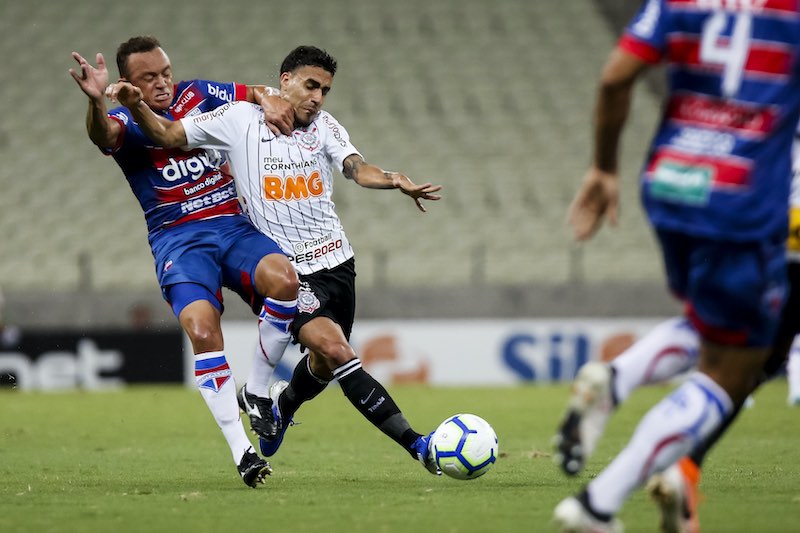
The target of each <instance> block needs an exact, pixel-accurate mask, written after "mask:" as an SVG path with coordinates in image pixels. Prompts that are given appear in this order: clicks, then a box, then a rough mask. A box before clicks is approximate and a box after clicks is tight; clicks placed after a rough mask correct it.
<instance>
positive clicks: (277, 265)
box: [256, 254, 300, 300]
mask: <svg viewBox="0 0 800 533" xmlns="http://www.w3.org/2000/svg"><path fill="white" fill-rule="evenodd" d="M256 276H257V285H258V287H257V289H258V290H259V292H261V294H263V295H264V296H268V297H270V298H275V299H278V300H294V299H295V298H297V291H298V289H299V288H300V280H299V279H298V277H297V272H296V271H295V269H294V267H292V264H291V263H290V262H289V260H288V259H286V257H284V256H278V255H277V254H272V255H270V256H268V257H267V258H266V259H264V261H263V262H262V263H261V264H260V265H259V270H258V271H257V272H256Z"/></svg>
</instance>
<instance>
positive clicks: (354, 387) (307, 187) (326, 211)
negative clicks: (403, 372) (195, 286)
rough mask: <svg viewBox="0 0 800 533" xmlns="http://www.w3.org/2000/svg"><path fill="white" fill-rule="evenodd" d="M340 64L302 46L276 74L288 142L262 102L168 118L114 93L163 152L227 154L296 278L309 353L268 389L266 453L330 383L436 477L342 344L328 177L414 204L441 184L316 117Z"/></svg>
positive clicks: (129, 95)
mask: <svg viewBox="0 0 800 533" xmlns="http://www.w3.org/2000/svg"><path fill="white" fill-rule="evenodd" d="M336 67H337V65H336V61H335V60H334V58H333V57H331V56H330V55H329V54H328V53H326V52H325V51H324V50H321V49H319V48H316V47H313V46H299V47H297V48H296V49H294V50H293V51H292V52H291V53H289V55H288V56H286V58H285V59H284V61H283V62H282V64H281V68H280V90H281V95H282V96H283V97H284V98H286V99H287V100H288V101H289V102H290V103H291V104H292V107H293V109H294V117H295V129H294V131H292V133H291V135H286V136H281V135H275V134H274V133H273V132H272V131H270V130H269V129H268V128H266V127H265V124H264V117H263V113H262V111H261V109H260V108H259V107H258V106H255V105H251V104H242V103H233V104H230V105H226V106H223V107H221V108H219V109H217V110H216V111H213V112H211V113H204V114H202V115H198V116H196V117H187V118H185V119H181V120H180V121H176V122H169V121H165V120H162V119H160V117H158V116H157V115H156V114H154V113H153V112H152V111H151V110H150V109H149V108H148V107H147V105H146V104H147V103H146V102H145V101H143V100H142V98H141V95H140V94H138V92H137V90H136V88H135V87H132V86H130V85H129V84H119V85H118V86H117V87H116V88H115V89H114V90H113V91H112V94H111V96H112V97H115V98H118V99H119V100H120V102H122V103H123V104H124V105H126V106H127V107H128V108H129V109H130V110H131V112H132V113H133V115H134V116H135V117H136V119H137V120H138V121H139V123H140V124H141V125H142V127H143V128H145V130H146V131H147V132H148V135H150V136H151V137H152V138H153V139H155V140H157V141H158V142H159V143H160V144H163V145H164V146H167V147H180V146H189V147H194V148H197V147H203V148H206V149H218V150H222V151H224V152H226V153H227V156H228V159H229V161H230V165H231V170H232V173H233V175H234V176H235V179H236V183H237V188H238V190H239V194H240V196H241V199H242V202H243V204H244V205H245V210H246V212H247V214H248V215H249V217H250V220H251V221H252V222H253V224H254V225H255V226H256V227H258V228H259V229H261V230H262V231H263V232H265V233H267V234H269V235H272V236H274V238H275V239H276V240H277V242H278V243H279V244H280V245H281V247H282V248H283V250H284V251H285V252H286V253H287V254H289V256H290V258H291V259H292V261H293V263H294V265H295V268H296V269H297V270H298V272H299V274H300V281H301V284H300V292H299V295H298V307H297V316H296V318H295V320H294V323H293V326H292V328H293V332H294V335H295V337H296V338H297V340H298V341H299V343H300V344H301V345H302V346H303V347H304V348H305V349H307V353H306V354H305V356H304V357H303V359H302V360H301V361H300V363H299V364H298V365H297V367H296V368H295V371H294V374H293V375H292V378H291V381H290V382H289V383H288V384H287V383H286V382H278V383H276V384H275V385H274V386H273V391H272V393H271V397H272V398H273V399H274V401H275V414H276V418H277V419H279V420H280V421H281V422H282V423H281V428H280V432H279V435H278V437H277V438H276V439H261V451H262V452H263V453H264V454H265V455H267V456H271V455H273V454H274V453H275V452H276V451H277V450H278V447H279V446H280V444H281V442H282V439H283V435H284V433H285V431H286V428H287V427H288V425H289V424H290V423H291V420H292V417H293V415H294V413H295V412H296V411H297V409H298V408H299V407H300V405H301V404H302V403H303V402H305V401H308V400H310V399H312V398H314V397H315V396H316V395H318V394H319V393H320V392H322V391H323V390H324V389H325V387H326V386H327V384H328V383H329V382H330V381H331V380H332V379H337V380H338V382H339V384H340V385H341V388H342V391H343V392H344V394H345V396H346V397H347V398H348V400H350V402H351V403H352V404H353V406H354V407H355V408H356V409H358V411H359V412H361V414H362V415H363V416H364V417H366V418H367V419H368V420H369V421H370V422H371V423H372V424H374V425H375V426H376V427H377V428H379V429H380V430H381V431H383V432H384V433H385V434H387V435H388V436H389V437H390V438H392V439H393V440H395V441H396V442H397V443H398V444H400V445H401V446H402V447H403V448H404V449H405V450H406V451H408V452H409V454H410V455H411V456H412V457H414V458H416V459H419V460H420V461H421V462H422V463H423V465H424V466H425V467H426V468H427V469H428V470H429V471H430V472H432V473H438V472H437V468H436V466H435V465H434V464H433V461H432V460H431V457H430V453H429V450H428V438H429V435H421V434H419V433H417V432H416V431H414V430H413V429H412V428H411V426H410V424H409V423H408V421H407V420H406V419H405V417H404V416H403V414H402V413H401V411H400V409H399V407H398V406H397V404H396V403H395V402H394V400H393V399H392V397H391V396H390V395H389V393H388V392H387V391H386V389H385V388H384V387H383V386H382V385H381V384H380V383H378V382H377V381H376V380H375V379H374V378H373V377H372V376H370V375H369V374H368V373H367V372H366V371H365V370H364V369H363V368H362V367H361V362H360V361H359V359H358V357H357V356H356V353H355V351H354V350H353V348H352V347H351V346H350V344H349V338H350V332H351V329H352V325H353V318H354V314H355V262H354V252H353V249H352V247H351V246H350V242H349V241H348V240H347V236H346V235H345V232H344V230H343V228H342V225H341V222H340V221H339V217H338V216H337V215H336V212H335V211H334V205H333V202H332V201H331V195H332V191H333V177H334V170H336V171H339V172H341V173H342V174H344V176H345V177H346V178H348V179H350V180H352V181H354V182H356V183H357V184H358V185H360V186H362V187H367V188H371V189H399V190H400V191H401V192H402V193H404V194H405V195H407V196H409V197H410V198H411V199H412V200H413V201H414V202H415V204H416V206H417V208H418V209H419V210H421V211H423V212H424V211H425V207H424V206H423V204H422V201H423V200H439V198H440V196H439V195H438V194H436V193H437V192H438V191H439V190H440V189H441V187H440V186H438V185H432V184H431V183H425V184H421V185H417V184H414V183H413V182H412V181H411V180H410V179H409V178H408V177H407V176H405V175H404V174H401V173H399V172H391V171H385V170H382V169H380V168H379V167H377V166H375V165H372V164H369V163H367V162H365V161H364V158H363V157H362V156H361V154H360V153H359V152H358V150H357V149H356V148H355V147H354V146H353V144H352V143H351V142H350V138H349V136H348V133H347V130H345V128H344V127H343V126H342V125H341V124H340V123H339V122H338V121H337V120H336V119H335V118H334V117H333V116H332V115H331V114H330V113H328V112H326V111H324V110H323V109H322V105H323V103H324V102H325V98H326V96H327V94H328V91H330V89H331V86H332V84H333V77H334V74H335V73H336Z"/></svg>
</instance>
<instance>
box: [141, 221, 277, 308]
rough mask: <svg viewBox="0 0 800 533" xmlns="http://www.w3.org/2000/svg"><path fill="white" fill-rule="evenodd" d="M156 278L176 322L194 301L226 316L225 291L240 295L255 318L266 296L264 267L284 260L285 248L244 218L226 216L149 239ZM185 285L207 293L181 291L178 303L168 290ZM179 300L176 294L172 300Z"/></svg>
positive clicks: (169, 231) (194, 223) (197, 222)
mask: <svg viewBox="0 0 800 533" xmlns="http://www.w3.org/2000/svg"><path fill="white" fill-rule="evenodd" d="M150 247H151V250H152V252H153V258H154V260H155V268H156V276H157V278H158V283H159V285H160V286H161V292H162V295H163V296H164V299H165V300H167V302H168V303H169V304H170V305H171V306H172V310H173V312H174V313H175V316H178V315H180V312H181V311H182V310H183V308H184V307H185V306H186V305H188V304H189V303H191V302H192V301H195V300H202V299H205V300H209V301H210V302H211V303H212V304H213V305H214V306H216V307H217V308H218V309H219V310H220V312H222V310H223V307H222V287H223V286H225V287H227V288H229V289H231V290H232V291H234V292H235V293H237V294H238V295H239V296H240V297H241V298H242V299H243V300H244V301H245V302H247V303H248V304H249V305H250V306H251V308H253V309H254V311H255V312H258V310H260V308H261V303H262V296H259V295H258V294H257V293H256V290H255V273H256V267H257V266H258V263H259V261H261V259H262V258H263V257H264V256H266V255H269V254H273V253H279V254H282V253H283V252H282V251H281V249H280V247H279V246H278V245H277V244H276V243H275V241H273V240H272V239H270V238H269V237H267V236H266V235H264V234H262V233H261V232H259V231H258V230H257V229H255V227H253V225H252V224H250V222H249V221H248V220H247V219H246V218H244V217H243V216H238V215H237V216H225V217H218V218H213V219H209V220H199V221H193V222H187V223H184V224H181V225H179V226H175V227H172V228H169V229H166V230H164V231H161V232H159V233H157V234H156V235H155V236H153V237H152V238H151V239H150ZM179 283H180V284H183V283H189V284H197V285H200V286H202V287H204V288H205V289H206V291H202V290H190V291H184V290H181V291H180V292H179V293H178V294H180V295H181V297H180V298H179V300H180V301H178V299H176V301H175V302H173V301H171V299H170V291H168V290H167V289H168V288H169V287H171V286H173V285H177V284H179ZM173 296H174V294H173Z"/></svg>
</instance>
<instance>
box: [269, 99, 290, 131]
mask: <svg viewBox="0 0 800 533" xmlns="http://www.w3.org/2000/svg"><path fill="white" fill-rule="evenodd" d="M261 109H263V110H264V118H265V119H266V121H267V127H268V128H269V129H270V130H271V131H272V133H274V134H275V135H280V134H281V133H282V134H284V135H291V134H292V130H293V129H294V108H293V107H292V104H290V103H289V101H288V100H286V99H284V98H282V97H281V96H278V95H272V96H264V97H263V98H262V99H261Z"/></svg>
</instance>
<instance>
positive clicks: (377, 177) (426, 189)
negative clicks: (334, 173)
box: [343, 154, 442, 212]
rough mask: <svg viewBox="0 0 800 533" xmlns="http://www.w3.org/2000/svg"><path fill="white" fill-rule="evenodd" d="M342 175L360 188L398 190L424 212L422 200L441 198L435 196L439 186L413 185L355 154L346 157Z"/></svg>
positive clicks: (403, 175)
mask: <svg viewBox="0 0 800 533" xmlns="http://www.w3.org/2000/svg"><path fill="white" fill-rule="evenodd" d="M343 173H344V175H345V177H347V178H350V179H352V180H353V181H355V182H356V183H358V184H359V185H361V186H362V187H367V188H369V189H400V191H401V192H402V193H403V194H405V195H407V196H410V197H411V198H412V199H413V200H414V203H415V204H416V206H417V208H418V209H419V210H420V211H422V212H425V211H426V209H425V206H424V205H422V200H433V201H437V200H440V199H441V198H442V197H441V196H440V195H438V194H435V193H437V192H439V191H440V190H442V186H441V185H433V184H431V183H423V184H420V185H417V184H415V183H414V182H413V181H411V179H409V177H408V176H406V175H405V174H402V173H400V172H393V171H390V170H383V169H381V168H380V167H377V166H375V165H371V164H369V163H367V162H366V161H364V159H363V158H362V157H361V156H359V155H356V154H353V155H350V156H348V157H347V158H346V159H345V160H344V169H343Z"/></svg>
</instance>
